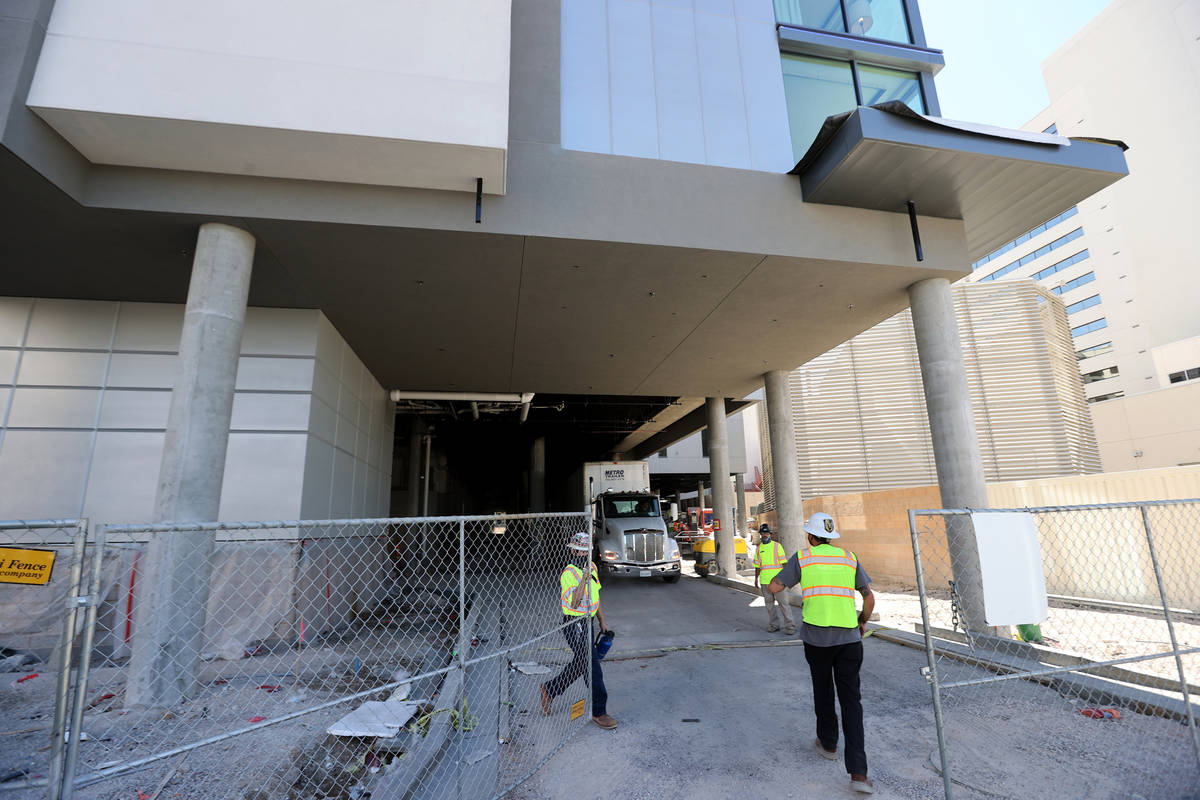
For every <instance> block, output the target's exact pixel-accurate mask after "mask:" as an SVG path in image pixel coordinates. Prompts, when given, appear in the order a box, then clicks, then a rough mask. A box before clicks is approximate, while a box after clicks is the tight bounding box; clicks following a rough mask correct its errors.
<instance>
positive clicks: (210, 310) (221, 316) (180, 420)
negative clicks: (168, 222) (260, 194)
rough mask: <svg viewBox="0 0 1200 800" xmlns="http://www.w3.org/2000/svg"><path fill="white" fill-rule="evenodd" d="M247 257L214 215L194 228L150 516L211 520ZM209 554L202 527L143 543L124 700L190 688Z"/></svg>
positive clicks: (242, 241)
mask: <svg viewBox="0 0 1200 800" xmlns="http://www.w3.org/2000/svg"><path fill="white" fill-rule="evenodd" d="M253 262H254V237H253V236H251V235H250V234H249V233H247V232H246V231H243V230H241V229H239V228H234V227H231V226H229V225H222V224H219V223H208V224H206V225H203V226H201V228H200V234H199V236H198V238H197V240H196V256H195V258H194V259H193V261H192V276H191V283H190V284H189V286H188V299H187V310H186V312H185V314H184V318H183V333H182V336H181V337H180V341H179V363H178V367H177V368H176V371H175V388H174V390H173V391H172V392H171V406H170V411H169V413H168V416H167V430H166V437H165V440H164V442H163V455H162V463H161V466H160V467H159V472H158V489H157V493H156V495H155V500H154V517H155V519H156V520H158V521H170V522H212V521H214V520H216V519H217V514H218V511H219V510H220V505H221V483H222V480H223V479H224V476H225V451H226V448H227V446H228V444H229V420H230V417H231V415H232V413H233V390H234V382H235V381H236V379H237V369H238V353H239V351H240V350H241V346H242V329H243V327H244V324H245V320H246V297H247V294H248V292H249V290H250V269H251V266H252V264H253ZM212 554H213V534H211V533H199V532H194V531H186V532H182V533H170V534H161V533H160V534H157V535H155V536H154V537H153V538H152V539H151V541H150V543H149V545H148V546H147V549H146V553H145V557H144V558H143V559H142V560H141V564H140V566H141V569H140V571H141V575H140V576H139V580H138V597H137V607H136V615H135V618H134V623H135V627H134V639H133V644H132V651H131V660H130V664H129V682H128V686H127V688H126V694H125V703H126V705H127V706H130V707H164V706H173V705H176V704H178V703H180V702H182V701H183V700H186V699H187V698H189V697H193V696H195V693H196V689H197V685H196V672H197V668H198V665H199V662H200V648H201V646H202V645H203V638H204V618H205V606H206V605H207V602H208V590H209V579H210V576H211V573H212Z"/></svg>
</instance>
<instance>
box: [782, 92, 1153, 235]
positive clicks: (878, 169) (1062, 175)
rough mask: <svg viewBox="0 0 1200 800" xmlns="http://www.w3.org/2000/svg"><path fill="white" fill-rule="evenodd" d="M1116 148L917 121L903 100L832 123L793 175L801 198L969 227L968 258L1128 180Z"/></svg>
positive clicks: (952, 123)
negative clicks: (909, 210) (912, 212)
mask: <svg viewBox="0 0 1200 800" xmlns="http://www.w3.org/2000/svg"><path fill="white" fill-rule="evenodd" d="M1126 149H1128V148H1127V147H1126V145H1125V144H1124V143H1122V142H1119V141H1114V140H1105V139H1092V138H1082V137H1080V138H1070V139H1068V138H1067V137H1063V136H1057V135H1053V134H1041V133H1033V132H1030V131H1013V130H1008V129H1004V128H995V127H992V126H987V125H977V124H974V123H964V122H957V121H954V120H944V119H940V118H937V117H927V116H924V115H921V114H917V113H916V112H914V111H912V110H911V109H910V108H908V106H906V105H904V104H903V103H899V102H895V101H893V102H889V103H883V104H880V105H877V106H869V107H866V106H864V107H859V108H856V109H854V110H853V111H849V112H846V113H844V114H838V115H835V116H832V117H829V118H828V119H827V120H826V121H825V123H824V124H823V125H822V127H821V130H820V132H819V133H818V134H817V137H816V139H815V140H814V141H813V144H812V146H811V147H809V149H808V152H807V153H805V155H804V157H803V158H802V159H801V160H800V162H799V163H798V164H797V165H796V166H795V167H794V168H793V169H792V170H791V171H790V172H789V173H788V174H791V175H796V176H798V177H799V178H800V185H801V190H802V192H803V195H804V200H805V201H806V202H811V203H822V204H828V205H844V206H852V207H855V208H869V209H874V210H879V211H892V212H896V213H903V212H905V211H906V207H907V203H909V202H912V203H914V204H915V205H916V211H917V213H919V214H921V215H922V216H930V217H944V218H949V219H961V220H963V222H964V224H965V228H966V237H967V247H968V251H969V253H970V255H971V257H972V258H976V257H978V256H980V255H983V254H984V253H987V252H990V251H991V250H993V249H995V248H996V247H998V246H1000V245H1002V244H1004V243H1005V242H1007V241H1010V240H1012V239H1013V238H1015V237H1017V236H1019V235H1021V234H1022V233H1024V232H1025V231H1027V230H1030V229H1031V228H1034V227H1036V226H1037V225H1039V224H1041V223H1042V222H1045V221H1046V220H1047V219H1051V218H1053V217H1054V216H1055V215H1056V214H1059V213H1061V212H1062V211H1064V210H1065V209H1067V208H1069V207H1070V206H1072V205H1074V204H1075V203H1077V202H1079V201H1080V200H1083V199H1085V198H1087V197H1089V196H1091V195H1092V194H1095V193H1096V192H1097V191H1099V190H1101V189H1103V188H1105V187H1107V186H1109V185H1111V184H1113V183H1115V182H1116V181H1117V180H1119V179H1120V178H1122V177H1124V176H1125V175H1127V174H1128V172H1129V169H1128V167H1127V165H1126V163H1125V156H1124V151H1125V150H1126Z"/></svg>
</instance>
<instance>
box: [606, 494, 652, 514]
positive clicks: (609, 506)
mask: <svg viewBox="0 0 1200 800" xmlns="http://www.w3.org/2000/svg"><path fill="white" fill-rule="evenodd" d="M604 516H606V517H608V518H609V519H613V518H616V517H657V516H661V515H660V514H659V513H658V498H657V497H606V498H604Z"/></svg>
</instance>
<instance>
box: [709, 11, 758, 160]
mask: <svg viewBox="0 0 1200 800" xmlns="http://www.w3.org/2000/svg"><path fill="white" fill-rule="evenodd" d="M696 48H697V51H698V53H699V59H700V96H701V101H702V103H703V109H704V141H705V143H706V146H707V149H708V163H709V164H712V165H713V166H718V167H741V168H743V169H748V168H749V167H750V139H749V131H748V130H747V128H746V96H745V93H744V92H743V91H742V70H741V56H740V54H739V53H738V37H737V23H736V22H735V21H734V20H733V17H724V16H716V15H713V14H701V13H697V14H696Z"/></svg>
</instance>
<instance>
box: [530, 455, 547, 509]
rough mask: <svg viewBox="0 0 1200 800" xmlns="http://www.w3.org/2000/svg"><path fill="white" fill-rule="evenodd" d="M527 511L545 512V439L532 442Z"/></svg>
mask: <svg viewBox="0 0 1200 800" xmlns="http://www.w3.org/2000/svg"><path fill="white" fill-rule="evenodd" d="M529 461H530V467H529V510H530V511H532V512H533V513H534V514H540V513H542V512H544V511H545V510H546V439H545V437H543V436H539V437H538V438H536V439H534V440H533V447H532V448H531V449H530V454H529Z"/></svg>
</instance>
